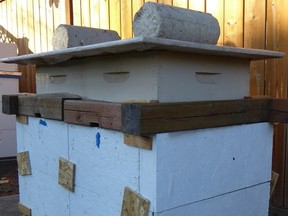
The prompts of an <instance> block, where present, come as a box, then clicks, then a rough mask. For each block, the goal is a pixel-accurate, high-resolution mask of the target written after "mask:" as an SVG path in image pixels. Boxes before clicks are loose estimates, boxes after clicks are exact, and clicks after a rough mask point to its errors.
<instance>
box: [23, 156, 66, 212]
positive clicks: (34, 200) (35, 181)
mask: <svg viewBox="0 0 288 216" xmlns="http://www.w3.org/2000/svg"><path fill="white" fill-rule="evenodd" d="M30 159H33V157H31V155H30ZM19 185H20V187H19V191H20V203H22V204H24V205H25V206H27V207H29V208H31V209H32V215H39V216H44V215H47V216H48V215H49V216H60V215H61V216H70V214H69V211H70V210H69V208H70V206H69V192H68V190H66V189H65V188H63V187H62V186H61V185H59V184H58V178H54V177H51V176H50V175H46V174H45V170H42V171H41V172H40V171H38V170H36V169H33V170H32V175H29V176H19Z"/></svg>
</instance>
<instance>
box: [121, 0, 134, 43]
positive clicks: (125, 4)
mask: <svg viewBox="0 0 288 216" xmlns="http://www.w3.org/2000/svg"><path fill="white" fill-rule="evenodd" d="M120 4H121V38H122V39H125V38H131V37H132V35H133V34H132V20H133V17H132V1H131V0H121V3H120Z"/></svg>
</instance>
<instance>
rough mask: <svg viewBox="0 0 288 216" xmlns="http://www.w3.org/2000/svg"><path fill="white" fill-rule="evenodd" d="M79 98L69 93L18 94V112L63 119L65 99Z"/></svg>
mask: <svg viewBox="0 0 288 216" xmlns="http://www.w3.org/2000/svg"><path fill="white" fill-rule="evenodd" d="M69 99H71V100H77V99H80V97H79V96H77V95H71V94H61V93H59V94H42V95H35V96H24V95H19V97H18V114H20V115H27V116H35V117H43V118H48V119H56V120H63V119H64V116H63V106H64V101H65V100H69Z"/></svg>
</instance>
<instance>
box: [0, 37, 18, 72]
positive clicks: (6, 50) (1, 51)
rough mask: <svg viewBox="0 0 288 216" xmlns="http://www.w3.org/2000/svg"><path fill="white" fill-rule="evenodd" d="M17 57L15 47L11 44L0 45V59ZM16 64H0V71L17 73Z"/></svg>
mask: <svg viewBox="0 0 288 216" xmlns="http://www.w3.org/2000/svg"><path fill="white" fill-rule="evenodd" d="M11 56H17V45H16V44H12V43H0V58H4V57H11ZM17 68H18V67H17V64H5V63H1V62H0V71H17Z"/></svg>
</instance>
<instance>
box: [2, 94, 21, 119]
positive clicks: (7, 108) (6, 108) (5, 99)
mask: <svg viewBox="0 0 288 216" xmlns="http://www.w3.org/2000/svg"><path fill="white" fill-rule="evenodd" d="M2 112H3V113H4V114H7V115H15V114H18V95H2Z"/></svg>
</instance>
